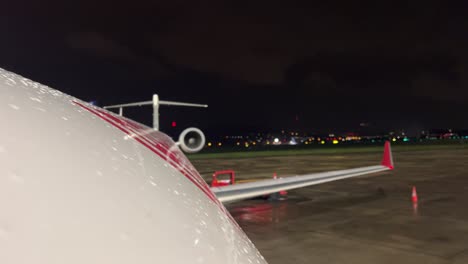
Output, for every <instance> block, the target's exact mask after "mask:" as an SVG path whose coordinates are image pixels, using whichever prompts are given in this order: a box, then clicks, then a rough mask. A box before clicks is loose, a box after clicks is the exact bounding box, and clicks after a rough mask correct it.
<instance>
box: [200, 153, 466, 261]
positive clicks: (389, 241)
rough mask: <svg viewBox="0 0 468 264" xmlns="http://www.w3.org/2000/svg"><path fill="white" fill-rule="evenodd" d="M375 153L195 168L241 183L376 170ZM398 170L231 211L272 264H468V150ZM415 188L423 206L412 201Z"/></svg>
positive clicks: (408, 156)
mask: <svg viewBox="0 0 468 264" xmlns="http://www.w3.org/2000/svg"><path fill="white" fill-rule="evenodd" d="M380 159H381V157H380V156H379V155H376V154H375V153H367V154H346V155H310V156H292V157H271V158H268V157H264V158H250V159H222V160H216V159H206V160H194V161H193V163H194V165H195V167H196V168H197V169H199V171H200V172H201V173H202V175H203V176H204V178H205V179H206V180H207V181H208V182H209V181H210V178H211V174H212V173H213V172H214V171H215V170H224V169H233V170H234V171H235V172H236V174H237V179H240V180H245V179H259V178H269V177H271V176H272V174H273V172H277V173H278V176H283V177H287V176H292V175H297V174H303V173H310V172H315V171H317V172H318V171H328V170H337V169H346V168H353V167H361V166H368V165H375V164H378V163H379V162H380ZM394 161H395V166H396V169H395V170H394V171H391V172H383V173H378V174H375V175H372V176H363V177H358V178H354V179H346V180H341V181H336V182H331V183H325V184H321V185H315V186H311V187H308V188H302V189H298V190H293V191H289V193H288V196H287V198H286V199H284V200H280V201H269V200H262V199H257V200H248V201H243V202H238V203H234V204H229V205H228V209H229V211H230V212H231V214H232V215H233V216H234V218H235V219H236V220H237V221H238V223H239V224H240V226H241V227H242V228H243V229H244V231H245V232H246V233H247V235H248V236H249V237H250V238H251V240H252V241H253V242H254V244H255V245H256V246H257V248H258V249H259V250H260V252H261V253H262V254H263V255H264V257H265V258H266V259H267V260H268V262H269V263H271V264H275V263H282V264H284V263H329V264H331V263H348V264H353V263H359V264H366V263H392V264H393V263H424V264H433V263H434V264H435V263H454V264H455V263H457V264H459V263H468V162H467V161H468V150H464V149H458V150H435V151H434V150H431V151H407V152H397V153H394ZM413 186H415V187H416V191H417V194H418V203H417V205H416V204H413V203H412V201H411V191H412V187H413Z"/></svg>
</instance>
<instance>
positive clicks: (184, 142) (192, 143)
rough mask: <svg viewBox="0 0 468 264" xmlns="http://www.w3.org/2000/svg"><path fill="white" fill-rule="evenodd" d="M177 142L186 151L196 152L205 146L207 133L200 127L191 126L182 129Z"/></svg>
mask: <svg viewBox="0 0 468 264" xmlns="http://www.w3.org/2000/svg"><path fill="white" fill-rule="evenodd" d="M177 144H178V145H179V147H180V148H181V149H182V150H183V151H184V152H185V153H195V152H198V151H200V150H202V149H203V146H205V135H204V134H203V132H202V131H201V130H200V129H198V128H195V127H189V128H186V129H185V130H184V131H182V133H181V134H180V136H179V141H178V142H177Z"/></svg>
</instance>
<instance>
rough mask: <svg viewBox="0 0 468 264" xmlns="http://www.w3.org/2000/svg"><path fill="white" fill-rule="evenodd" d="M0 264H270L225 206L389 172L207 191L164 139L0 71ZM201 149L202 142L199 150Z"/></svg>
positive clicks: (190, 145)
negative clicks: (300, 188) (229, 203)
mask: <svg viewBox="0 0 468 264" xmlns="http://www.w3.org/2000/svg"><path fill="white" fill-rule="evenodd" d="M0 120H2V122H3V126H2V129H1V130H0V208H1V210H0V249H1V250H0V263H8V264H19V263H47V264H52V263H56V264H62V263H67V264H83V263H95V264H97V263H99V264H102V263H113V264H117V263H122V264H123V263H139V264H143V263H266V261H265V260H264V258H263V257H262V255H261V254H260V253H259V252H258V250H257V249H256V247H255V246H254V245H253V244H252V242H251V241H250V240H249V238H248V237H247V236H246V234H245V233H244V232H243V231H242V229H241V228H240V227H239V226H238V224H237V223H236V222H235V220H234V219H233V218H232V217H231V215H230V214H229V212H228V211H227V210H226V208H225V207H224V205H223V202H233V201H238V200H241V199H247V198H250V197H255V196H259V195H265V194H269V193H274V192H278V191H280V190H289V189H294V188H299V187H305V186H309V185H313V184H319V183H324V182H329V181H334V180H340V179H345V178H350V177H355V176H359V175H364V174H370V173H375V172H380V171H384V170H389V169H392V168H393V161H392V157H391V152H390V145H389V144H388V143H387V144H386V147H385V154H384V159H383V161H382V164H380V165H376V166H370V167H363V168H357V169H350V170H341V171H334V172H325V173H316V174H309V175H303V176H297V177H290V178H283V179H278V180H265V181H260V182H252V183H245V184H237V185H230V186H221V187H213V188H210V187H209V186H208V185H207V184H206V183H205V181H204V180H203V179H202V177H201V176H200V175H199V173H198V172H197V170H196V169H195V168H194V167H193V166H192V165H191V163H190V162H189V160H188V159H187V158H186V156H185V155H184V154H183V153H182V152H181V150H180V148H182V149H185V150H186V151H189V152H190V151H195V150H197V149H198V148H199V147H200V144H201V143H202V142H201V140H200V138H201V137H200V136H199V135H200V134H201V131H199V130H197V129H189V130H186V132H185V133H182V135H181V137H180V138H179V140H178V142H174V141H173V140H172V139H171V138H169V137H168V136H167V135H165V134H164V133H162V132H160V131H157V130H155V129H152V128H149V127H146V126H144V125H142V124H139V123H137V122H134V121H132V120H130V119H127V118H125V117H123V116H119V115H116V114H114V113H111V112H109V111H107V110H104V109H102V108H99V107H97V106H93V105H91V104H89V103H86V102H83V101H81V100H79V99H77V98H74V97H71V96H69V95H66V94H63V93H62V92H60V91H57V90H54V89H52V88H49V87H47V86H44V85H41V84H39V83H36V82H33V81H31V80H29V79H27V78H23V77H21V76H19V75H16V74H14V73H11V72H8V71H6V70H3V69H0ZM202 146H203V144H202Z"/></svg>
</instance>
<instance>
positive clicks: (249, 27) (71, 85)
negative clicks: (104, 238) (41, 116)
mask: <svg viewBox="0 0 468 264" xmlns="http://www.w3.org/2000/svg"><path fill="white" fill-rule="evenodd" d="M5 7H6V8H3V9H2V11H0V12H3V13H2V16H1V18H0V22H1V23H0V33H1V34H2V36H6V37H4V38H3V39H2V43H0V58H1V59H2V65H1V66H2V67H6V68H9V69H12V70H18V71H19V73H22V74H24V75H27V76H30V77H31V78H34V79H37V80H39V81H42V82H45V83H47V84H50V85H51V86H55V87H57V88H59V89H62V90H64V91H66V92H69V93H71V94H74V95H78V96H79V97H87V98H90V99H91V98H92V97H93V98H94V97H98V98H99V99H101V101H104V103H107V102H108V103H117V102H122V101H130V100H134V99H135V100H146V99H147V98H148V97H149V95H151V94H152V93H153V92H155V91H157V92H158V93H160V94H162V95H163V96H165V97H166V98H167V97H169V99H180V100H188V101H203V102H207V103H209V104H210V105H211V106H212V108H211V109H213V110H210V111H209V112H208V113H205V116H206V117H207V119H210V120H207V121H206V122H204V125H206V126H210V128H212V129H214V130H216V129H220V130H224V131H233V130H235V129H236V128H239V129H238V130H243V129H240V127H243V128H245V127H249V128H252V129H254V128H263V129H270V128H277V127H302V128H304V129H323V130H326V129H331V128H337V127H338V128H339V127H341V128H343V129H354V128H355V127H356V126H358V124H359V123H360V122H363V121H365V122H367V121H369V122H371V123H373V124H375V126H377V127H380V128H384V127H385V128H386V127H388V126H389V127H392V126H412V127H415V125H414V124H418V125H417V126H418V127H420V126H448V125H450V124H453V125H450V126H468V123H467V122H466V121H465V118H464V116H463V114H462V111H461V109H463V107H464V105H465V104H466V103H468V99H467V98H468V89H466V87H467V85H468V70H467V69H468V53H467V50H466V46H467V44H468V39H467V35H466V32H467V28H468V22H467V19H466V14H465V11H464V10H466V4H464V3H455V2H444V1H410V2H408V1H405V2H403V1H389V2H379V1H358V2H356V1H320V2H318V1H317V2H312V1H298V0H296V1H286V2H285V1H265V0H258V1H243V0H238V1H182V0H175V1H140V2H138V1H137V2H134V3H133V2H132V3H131V4H129V3H128V1H125V2H119V1H113V2H105V1H104V2H101V1H99V2H79V3H75V4H72V3H68V2H67V3H65V2H56V3H53V4H49V3H42V2H37V3H24V4H22V3H20V2H16V1H15V2H12V3H9V4H8V5H7V6H5ZM5 10H8V11H5ZM12 51H13V52H12ZM31 61H34V62H33V63H32V62H31ZM46 69H47V70H46ZM109 94H111V95H109ZM171 111H174V110H171ZM178 111H179V110H175V112H174V117H177V118H182V116H187V118H188V119H190V118H199V117H198V116H190V114H187V113H186V112H183V111H182V110H181V111H182V112H180V114H179V112H178ZM296 115H299V117H300V118H299V120H300V121H299V122H297V121H296V118H295V117H296ZM137 118H138V117H137ZM145 118H147V117H144V118H142V120H143V119H145ZM211 120H217V127H218V128H213V125H211V123H212V121H211ZM219 127H222V128H219Z"/></svg>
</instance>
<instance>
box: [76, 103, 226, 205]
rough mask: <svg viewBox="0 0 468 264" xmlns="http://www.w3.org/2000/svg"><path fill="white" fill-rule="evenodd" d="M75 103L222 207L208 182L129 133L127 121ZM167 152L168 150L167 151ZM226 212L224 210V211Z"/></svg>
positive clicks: (142, 138)
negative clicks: (119, 132)
mask: <svg viewBox="0 0 468 264" xmlns="http://www.w3.org/2000/svg"><path fill="white" fill-rule="evenodd" d="M73 103H75V104H76V105H78V106H80V107H82V108H84V109H85V110H87V111H89V112H91V113H93V114H95V115H96V116H98V117H100V118H101V119H103V120H105V121H107V122H108V123H110V124H111V125H113V126H115V127H116V128H118V129H119V130H121V131H122V132H124V133H125V134H127V135H128V136H130V137H131V138H133V139H135V140H136V141H137V142H139V143H140V144H142V145H144V146H145V147H147V148H148V149H149V150H151V151H152V152H153V153H155V154H156V155H158V156H159V157H161V158H162V159H164V160H166V161H168V163H169V164H170V165H171V166H172V167H173V168H174V169H176V170H178V171H179V172H180V173H182V174H183V175H184V176H185V177H186V178H187V179H189V180H190V181H191V182H192V183H193V184H195V185H196V186H197V187H198V188H199V189H200V190H201V191H203V192H204V193H205V194H206V195H207V196H208V197H209V198H210V200H212V201H213V202H215V203H216V204H218V205H220V202H219V200H218V199H217V198H216V196H215V195H214V194H213V192H211V190H210V189H209V187H208V185H207V184H206V182H205V181H204V180H203V179H202V178H201V176H199V175H197V176H198V177H200V179H201V180H202V181H203V182H200V181H199V180H198V179H197V178H198V177H196V176H194V175H191V174H190V173H189V172H187V171H185V170H184V169H183V166H182V165H181V164H180V163H178V162H180V161H179V160H174V158H175V157H174V155H172V156H171V155H166V154H164V153H161V151H163V149H161V148H159V149H158V148H155V147H153V146H152V145H151V143H149V142H146V141H145V140H144V139H145V137H141V136H139V135H138V134H137V136H136V137H135V136H133V135H132V131H129V130H128V127H127V126H126V123H125V121H126V120H122V119H119V118H116V117H114V116H112V115H110V114H108V113H106V112H103V111H99V110H98V109H91V108H89V107H87V106H85V105H83V104H81V103H78V102H75V101H73ZM154 133H157V132H156V131H154ZM166 151H167V149H166ZM167 157H169V160H168V159H167ZM221 207H222V208H224V207H223V206H222V205H221ZM223 211H224V210H223Z"/></svg>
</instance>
